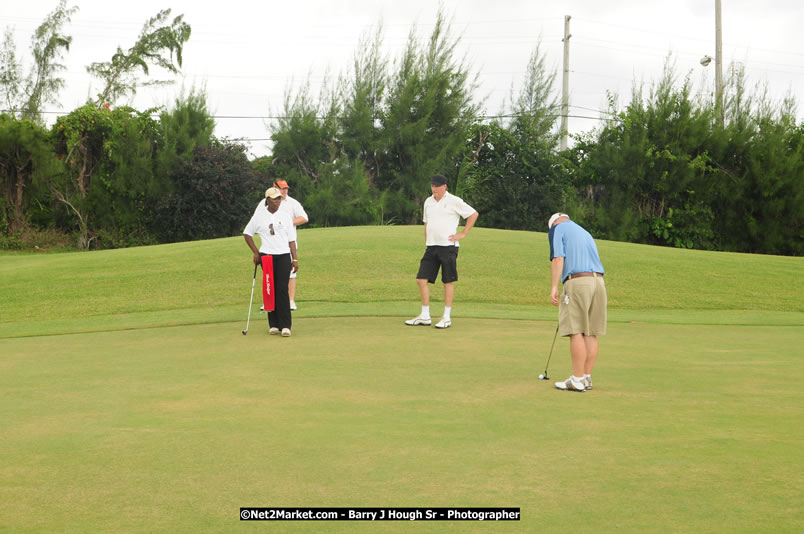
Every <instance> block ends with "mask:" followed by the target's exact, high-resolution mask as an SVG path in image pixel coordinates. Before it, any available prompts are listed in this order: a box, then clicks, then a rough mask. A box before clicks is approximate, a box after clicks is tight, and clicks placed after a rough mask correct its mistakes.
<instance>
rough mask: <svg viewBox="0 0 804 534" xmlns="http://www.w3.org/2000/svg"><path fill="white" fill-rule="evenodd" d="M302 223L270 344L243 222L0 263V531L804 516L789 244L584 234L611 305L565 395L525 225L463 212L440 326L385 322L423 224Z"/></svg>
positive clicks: (769, 527)
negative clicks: (247, 516) (163, 242)
mask: <svg viewBox="0 0 804 534" xmlns="http://www.w3.org/2000/svg"><path fill="white" fill-rule="evenodd" d="M300 238H301V243H302V248H301V257H302V272H301V273H300V278H299V296H300V305H301V307H300V310H299V313H297V314H294V329H293V333H294V335H293V337H291V338H289V339H280V338H277V337H273V336H272V337H269V336H267V334H266V331H267V327H266V325H265V319H264V315H260V314H259V313H257V312H256V311H255V312H253V314H252V324H251V328H250V332H249V334H248V335H247V336H242V335H241V334H240V330H241V329H242V328H243V327H244V326H245V318H246V317H245V316H246V312H247V309H246V308H247V304H248V296H249V292H250V288H251V277H252V274H253V270H252V269H251V268H250V266H249V265H248V261H249V254H248V252H247V249H246V247H245V244H243V242H242V239H241V238H234V239H225V240H216V241H210V242H202V243H184V244H178V245H171V246H159V247H147V248H139V249H127V250H119V251H105V252H98V253H87V254H54V255H38V256H37V255H13V256H0V276H2V278H3V281H4V284H3V287H2V288H0V302H2V308H0V310H2V311H0V313H2V315H0V420H2V421H3V427H4V430H3V433H2V436H3V437H2V438H0V458H2V461H0V531H35V532H52V531H60V532H98V531H104V532H142V531H148V532H153V531H165V532H221V531H230V530H234V529H239V528H246V527H247V525H243V524H240V522H239V521H238V517H237V514H238V509H239V507H240V506H291V507H296V506H299V507H308V506H352V507H360V506H368V507H371V506H395V507H404V506H421V507H427V506H446V507H451V506H517V507H521V508H522V521H520V522H518V523H506V524H504V525H496V526H494V527H490V526H489V525H484V524H478V523H465V522H455V523H446V522H440V523H427V524H417V525H416V526H412V525H409V524H406V523H404V522H403V523H390V522H389V523H383V524H382V526H381V530H382V531H389V532H403V531H404V532H409V531H410V530H411V529H413V528H415V529H416V530H417V531H423V532H464V531H466V530H472V531H474V530H478V531H480V530H482V531H487V530H492V529H494V530H501V531H502V530H504V531H505V532H553V531H559V530H562V531H563V530H566V529H567V521H568V518H570V517H579V520H578V523H577V524H576V525H575V526H574V527H573V528H572V530H576V531H581V532H615V531H618V532H633V531H638V530H641V531H650V532H722V531H738V532H778V531H787V532H794V531H800V530H802V529H803V528H804V514H802V512H801V507H800V506H799V505H798V500H800V499H799V496H800V494H801V493H802V490H804V484H803V483H802V480H801V477H800V476H798V473H800V471H801V467H802V454H801V446H802V441H803V440H804V431H802V427H801V424H800V422H799V421H800V420H801V419H802V415H804V414H803V413H802V412H803V411H804V410H802V407H804V403H802V400H803V399H802V397H803V396H804V395H802V393H800V391H799V389H798V388H796V387H794V386H795V384H797V383H800V382H801V381H802V378H804V376H802V375H804V371H803V370H802V365H801V360H802V354H803V353H802V350H801V343H802V341H804V339H802V335H801V332H802V328H801V327H802V326H803V325H804V315H803V314H802V311H803V310H802V308H803V307H804V306H803V304H804V303H802V294H804V292H802V291H801V289H802V288H801V284H802V278H804V277H802V276H801V275H802V274H804V273H803V271H802V267H803V266H804V263H802V260H801V259H799V258H778V257H767V256H748V255H734V254H714V253H702V252H694V251H678V250H671V249H660V248H655V247H639V246H634V245H628V244H622V243H607V242H602V243H600V248H601V254H602V255H603V259H604V264H605V265H606V267H607V271H608V274H607V279H606V281H607V288H608V290H609V294H610V297H611V301H612V302H611V307H610V314H611V316H612V322H611V323H610V326H609V335H608V336H606V337H605V338H603V339H602V340H601V356H600V360H599V366H598V368H597V371H596V373H595V389H594V390H593V391H591V392H588V393H583V394H573V393H562V392H558V391H556V390H555V389H553V387H552V383H551V382H545V381H539V380H538V379H537V378H536V377H537V376H538V374H539V373H541V372H542V371H543V370H544V364H545V361H546V359H547V353H548V351H549V348H550V343H551V341H552V336H553V332H554V330H555V315H556V314H555V308H553V307H552V306H550V305H549V304H548V303H547V302H546V300H547V299H546V294H547V292H548V290H549V281H548V267H549V265H548V261H547V247H546V239H545V237H544V234H530V233H524V232H503V231H495V230H486V229H482V228H478V229H475V230H473V231H472V233H471V234H470V236H469V238H468V239H467V241H466V243H465V246H464V247H463V248H462V250H461V258H460V260H459V262H460V269H461V273H462V280H461V282H460V283H459V293H458V298H457V301H456V306H455V311H454V312H453V318H454V319H455V321H454V326H453V328H451V329H450V330H447V331H443V332H441V331H436V330H435V329H432V328H418V327H417V328H410V327H405V326H403V325H402V319H404V318H407V317H408V316H412V315H413V314H415V313H416V312H417V311H418V305H417V303H416V300H417V299H416V289H415V284H414V282H413V280H412V278H413V274H414V273H415V269H416V266H417V263H418V257H419V256H420V254H421V228H420V227H417V228H405V227H401V228H395V227H391V228H344V229H321V230H305V231H303V232H301V235H300ZM305 269H306V270H305ZM769 273H773V274H772V275H769ZM774 279H779V280H784V281H785V284H784V287H782V284H773V283H768V281H769V280H774ZM791 287H792V290H791ZM640 288H641V289H640ZM436 289H440V288H438V287H437V288H436ZM435 296H437V297H438V298H440V294H439V292H438V291H434V297H435ZM720 302H723V303H726V304H724V305H723V306H721V307H720V308H719V307H718V303H720ZM632 305H633V306H632ZM438 307H439V304H434V309H435V311H436V313H440V309H438ZM255 310H256V306H255ZM510 317H513V318H515V319H517V320H508V319H509V318H510ZM568 372H569V362H568V356H567V346H566V341H565V340H559V341H558V342H557V343H556V348H555V351H554V353H553V357H552V363H551V366H550V373H549V374H550V376H551V378H553V379H562V378H565V377H566V375H567V374H568ZM782 377H784V380H783V381H782V380H781V378H782ZM783 383H786V384H790V385H792V386H793V387H781V386H780V385H781V384H783ZM251 528H260V529H261V530H264V529H268V530H270V531H278V532H298V531H302V532H320V531H327V532H352V531H355V530H357V531H361V532H374V531H377V530H379V529H378V528H377V525H369V524H367V523H357V522H342V523H337V522H328V523H313V522H294V523H271V524H270V525H268V524H261V525H259V526H256V527H255V525H251Z"/></svg>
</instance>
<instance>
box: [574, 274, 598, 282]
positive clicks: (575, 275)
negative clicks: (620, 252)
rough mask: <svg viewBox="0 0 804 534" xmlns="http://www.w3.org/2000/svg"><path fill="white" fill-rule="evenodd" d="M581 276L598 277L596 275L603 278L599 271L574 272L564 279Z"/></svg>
mask: <svg viewBox="0 0 804 534" xmlns="http://www.w3.org/2000/svg"><path fill="white" fill-rule="evenodd" d="M582 276H594V277H598V276H599V277H600V278H603V275H602V274H601V273H575V274H571V275H569V276H568V277H567V278H566V280H572V279H573V278H580V277H582ZM566 280H565V281H566Z"/></svg>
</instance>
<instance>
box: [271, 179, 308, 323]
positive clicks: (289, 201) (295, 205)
mask: <svg viewBox="0 0 804 534" xmlns="http://www.w3.org/2000/svg"><path fill="white" fill-rule="evenodd" d="M274 187H276V188H277V189H279V191H280V192H281V193H282V205H281V206H280V207H279V209H282V210H287V211H288V212H290V217H291V219H293V225H294V226H301V225H303V224H305V223H306V222H307V221H308V220H309V219H308V217H307V212H306V211H304V208H303V207H302V205H301V202H299V201H298V200H296V199H295V198H293V197H291V196H290V195H288V191H290V187H289V186H288V183H287V182H286V181H285V180H277V181H276V182H275V183H274ZM298 245H299V244H298V241H297V242H296V248H297V249H298ZM288 295H289V296H290V309H291V310H295V309H296V273H295V272H291V273H290V281H289V282H288Z"/></svg>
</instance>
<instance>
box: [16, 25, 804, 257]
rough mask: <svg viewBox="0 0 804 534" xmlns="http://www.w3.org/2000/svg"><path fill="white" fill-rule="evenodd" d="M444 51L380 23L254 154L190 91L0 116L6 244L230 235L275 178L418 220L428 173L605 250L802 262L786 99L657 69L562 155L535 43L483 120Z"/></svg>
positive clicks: (332, 213) (796, 141) (306, 198)
mask: <svg viewBox="0 0 804 534" xmlns="http://www.w3.org/2000/svg"><path fill="white" fill-rule="evenodd" d="M456 44H457V39H453V38H452V37H450V31H449V27H448V25H447V24H445V21H444V19H443V17H442V16H441V15H439V17H438V19H437V21H436V25H435V29H434V30H433V33H432V35H431V36H430V39H429V40H427V41H426V42H425V44H424V45H420V44H418V42H417V41H416V39H414V38H413V32H412V33H411V38H410V39H409V42H408V45H407V47H406V49H405V51H404V53H403V54H402V55H401V56H400V57H399V58H396V59H395V60H393V61H392V60H390V59H389V58H387V57H386V56H384V55H383V54H382V53H381V49H382V30H381V29H377V31H376V33H375V34H373V35H370V36H368V37H367V38H366V39H365V40H364V42H362V43H361V44H360V46H359V48H358V52H357V53H356V55H355V58H354V63H353V64H354V69H353V70H352V71H351V72H350V73H348V74H346V75H343V76H341V77H340V78H338V80H337V81H336V82H334V83H331V84H330V85H329V86H327V87H326V88H325V90H324V91H322V93H321V96H320V97H319V98H317V99H314V98H313V97H312V96H311V95H310V90H309V84H308V85H304V86H302V87H301V88H299V89H297V90H296V92H295V94H294V93H293V92H291V91H289V92H288V94H287V95H286V98H285V103H284V110H283V112H282V113H280V115H281V118H279V119H277V120H275V122H274V123H273V124H271V126H270V128H271V138H272V140H273V148H272V155H271V156H270V157H264V158H260V159H257V160H254V161H249V160H248V159H247V157H246V150H245V148H244V147H243V146H241V145H239V144H237V143H233V142H230V141H226V140H217V139H215V138H214V137H213V135H212V131H213V128H214V121H213V119H212V117H211V115H210V113H209V112H208V111H207V109H206V98H205V95H204V94H203V93H192V94H191V95H190V96H188V97H181V98H180V99H179V100H177V102H176V104H175V106H174V108H173V109H171V110H168V111H162V112H161V114H159V115H158V119H156V118H154V117H155V116H156V115H154V113H155V111H156V110H145V111H137V110H135V109H132V108H129V107H125V106H121V107H115V106H100V107H98V106H97V105H91V104H88V105H86V106H83V107H81V108H78V109H76V110H75V111H73V112H72V113H70V114H68V115H65V116H63V117H60V118H59V119H58V120H57V121H56V123H55V124H54V125H53V126H52V127H50V128H45V127H43V126H41V125H40V124H38V123H36V122H34V121H30V120H26V119H22V118H19V117H12V116H9V115H2V116H0V178H1V179H2V183H3V192H4V194H3V196H2V197H1V198H0V235H2V236H3V239H4V240H3V241H2V243H5V246H6V247H8V246H13V244H14V243H15V241H14V236H15V235H18V234H19V233H20V232H21V231H22V230H23V229H24V228H26V227H39V228H55V229H59V230H62V231H66V232H69V233H72V234H74V235H75V236H76V239H77V243H78V246H79V247H80V248H84V249H86V248H97V247H121V246H130V245H136V244H149V243H160V242H171V241H180V240H194V239H205V238H214V237H224V236H231V235H236V234H239V233H240V231H241V230H242V227H243V226H245V223H246V222H247V220H248V218H249V217H250V215H251V213H252V212H253V209H254V207H255V205H256V203H257V202H258V201H259V199H260V198H262V193H263V191H264V189H265V188H266V187H268V186H269V185H270V184H271V182H272V181H273V180H274V179H276V178H284V179H286V180H288V182H290V184H291V187H292V194H293V195H294V196H295V197H296V198H297V199H298V200H300V201H301V202H302V203H303V204H304V206H305V208H306V210H307V212H308V214H309V215H310V226H341V225H363V224H418V223H419V222H420V220H421V206H422V202H423V200H424V199H425V198H426V197H427V196H429V194H430V187H429V178H430V176H431V175H432V174H435V173H441V174H445V175H446V176H447V177H448V179H449V190H450V191H452V192H453V193H455V194H458V195H459V196H462V197H463V198H464V199H465V200H466V201H467V202H469V203H470V204H471V205H472V206H474V207H475V208H476V209H477V210H478V211H479V212H480V218H479V220H478V225H480V226H486V227H494V228H507V229H517V230H534V231H540V232H543V231H545V230H546V221H547V219H548V217H549V215H550V214H551V213H553V212H555V211H559V210H561V211H566V212H568V213H569V214H570V215H571V216H572V217H573V219H575V220H577V221H578V222H579V223H581V224H582V225H584V226H585V227H587V228H588V229H589V230H590V231H591V232H592V233H593V234H594V235H595V236H596V237H598V238H602V239H614V240H624V241H631V242H637V243H648V244H656V245H667V246H674V247H683V248H698V249H709V250H728V251H741V252H752V253H768V254H786V255H801V254H802V243H804V239H802V228H804V224H802V223H803V222H804V221H803V217H802V209H804V198H802V192H803V191H804V162H803V159H802V152H804V125H803V124H798V123H797V119H796V109H795V102H794V101H793V100H792V98H790V99H788V100H785V101H784V102H781V103H776V102H772V101H770V100H769V99H768V98H767V97H766V96H765V94H766V92H763V91H761V90H755V91H754V92H753V93H749V92H748V91H746V81H745V79H743V78H742V77H741V76H740V74H739V71H737V70H735V72H736V73H737V74H736V75H733V76H732V78H731V79H729V80H728V81H727V83H726V88H725V90H724V99H723V103H722V104H721V105H716V103H715V101H714V99H713V98H712V97H705V98H701V97H696V96H694V95H695V91H693V90H692V87H691V83H690V81H689V79H688V78H687V79H684V80H680V81H679V80H678V79H677V77H676V75H675V74H674V72H673V68H672V67H671V66H669V65H670V62H668V67H666V69H665V73H664V76H663V77H662V79H661V80H659V81H658V82H656V83H655V84H654V85H652V86H651V87H650V88H649V89H648V90H647V91H646V90H645V89H644V88H642V87H637V88H636V89H635V90H634V91H633V93H632V95H631V97H630V101H629V102H628V103H627V105H626V106H625V107H624V108H622V109H620V108H619V106H618V103H617V97H616V96H615V95H610V106H609V109H608V110H607V111H606V112H604V113H603V117H604V118H605V120H604V121H603V122H602V124H603V125H602V126H601V127H599V128H597V129H595V130H593V131H590V132H587V133H585V134H583V135H580V136H577V138H575V139H574V143H572V146H571V148H569V149H567V150H565V151H559V150H558V148H557V147H558V134H557V130H558V128H557V125H558V121H559V118H560V117H559V111H558V107H557V106H556V99H555V97H554V96H553V95H554V91H553V82H554V78H555V73H550V72H548V71H547V70H546V69H545V67H544V58H543V56H541V54H540V52H539V49H538V48H537V49H536V50H535V51H534V53H533V55H532V56H531V59H530V62H529V63H528V67H527V75H526V77H525V80H524V83H523V84H522V89H521V90H520V91H519V92H518V93H516V94H514V92H513V91H512V93H511V96H510V99H509V101H507V103H506V111H505V113H504V114H503V115H500V116H498V117H497V118H492V119H489V118H484V117H483V116H482V112H481V104H480V103H479V102H478V101H477V100H476V97H475V94H474V93H475V92H476V90H477V85H476V83H475V80H474V79H472V77H471V76H470V75H469V67H468V65H466V64H465V63H463V62H462V61H458V60H457V59H456V58H455V56H454V52H455V49H456ZM645 93H647V94H645Z"/></svg>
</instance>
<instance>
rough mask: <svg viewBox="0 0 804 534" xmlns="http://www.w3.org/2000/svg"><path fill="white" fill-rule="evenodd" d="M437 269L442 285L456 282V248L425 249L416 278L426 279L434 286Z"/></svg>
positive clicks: (434, 247)
mask: <svg viewBox="0 0 804 534" xmlns="http://www.w3.org/2000/svg"><path fill="white" fill-rule="evenodd" d="M439 268H441V281H442V282H443V283H445V284H449V283H451V282H457V281H458V247H452V246H450V247H437V246H431V247H427V250H425V251H424V256H423V257H422V261H421V262H420V263H419V274H417V275H416V278H417V279H422V280H423V279H427V281H428V282H430V283H431V284H435V281H436V276H438V269H439Z"/></svg>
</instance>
